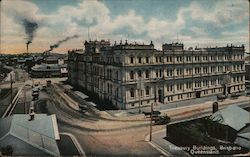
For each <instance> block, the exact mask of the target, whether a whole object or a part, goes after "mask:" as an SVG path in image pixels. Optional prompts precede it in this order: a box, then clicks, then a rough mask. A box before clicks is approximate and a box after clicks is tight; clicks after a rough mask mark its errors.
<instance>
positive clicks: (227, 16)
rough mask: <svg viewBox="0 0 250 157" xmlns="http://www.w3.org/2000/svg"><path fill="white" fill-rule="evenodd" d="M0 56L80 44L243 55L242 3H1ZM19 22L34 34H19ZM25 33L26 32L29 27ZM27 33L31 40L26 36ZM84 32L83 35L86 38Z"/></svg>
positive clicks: (245, 16)
mask: <svg viewBox="0 0 250 157" xmlns="http://www.w3.org/2000/svg"><path fill="white" fill-rule="evenodd" d="M0 4H1V8H0V13H1V19H0V20H1V21H0V22H1V27H0V33H1V34H0V38H1V49H0V53H24V52H26V43H27V41H28V40H30V39H31V40H32V41H31V42H32V43H31V44H29V51H30V52H44V51H46V50H48V49H50V45H53V44H55V43H58V41H60V40H63V39H66V38H67V37H72V36H74V35H77V36H79V37H78V38H73V39H71V40H68V41H67V42H64V43H62V44H61V45H60V46H59V47H55V48H54V50H53V51H54V52H60V53H67V51H68V50H72V49H82V48H83V44H84V41H85V40H88V39H91V40H96V39H97V40H101V39H105V40H110V41H111V43H114V41H118V42H120V40H122V41H123V42H124V41H125V40H128V42H131V43H134V42H135V41H136V42H137V43H145V44H149V43H150V41H151V40H152V41H153V43H154V45H155V47H156V48H157V49H159V50H161V46H162V44H163V43H172V42H177V41H178V42H182V43H184V47H185V48H188V47H191V46H192V47H195V46H198V47H214V46H226V45H227V44H228V45H231V44H233V45H237V46H241V45H242V44H244V45H245V47H246V51H248V52H249V2H248V0H2V1H1V3H0ZM24 21H28V22H30V23H31V24H33V26H36V27H33V28H34V29H32V30H31V29H28V30H27V28H26V29H25V26H24ZM29 28H30V27H29ZM27 31H32V32H33V33H32V35H30V34H27V33H26V32H27ZM88 32H89V33H88Z"/></svg>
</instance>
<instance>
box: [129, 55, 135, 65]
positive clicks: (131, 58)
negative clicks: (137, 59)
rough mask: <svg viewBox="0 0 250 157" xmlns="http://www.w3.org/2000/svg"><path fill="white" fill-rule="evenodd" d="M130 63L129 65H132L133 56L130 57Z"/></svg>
mask: <svg viewBox="0 0 250 157" xmlns="http://www.w3.org/2000/svg"><path fill="white" fill-rule="evenodd" d="M130 63H131V64H133V63H134V57H133V56H131V57H130Z"/></svg>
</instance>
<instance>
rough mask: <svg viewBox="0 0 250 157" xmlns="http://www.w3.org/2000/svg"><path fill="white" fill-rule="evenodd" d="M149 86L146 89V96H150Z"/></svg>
mask: <svg viewBox="0 0 250 157" xmlns="http://www.w3.org/2000/svg"><path fill="white" fill-rule="evenodd" d="M149 90H150V89H149V86H147V87H146V95H149Z"/></svg>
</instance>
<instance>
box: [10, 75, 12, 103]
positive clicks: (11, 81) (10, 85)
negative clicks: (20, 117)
mask: <svg viewBox="0 0 250 157" xmlns="http://www.w3.org/2000/svg"><path fill="white" fill-rule="evenodd" d="M12 84H13V82H12V74H11V73H10V96H11V99H10V101H11V102H10V103H11V105H12V99H13V90H12V89H13V88H12Z"/></svg>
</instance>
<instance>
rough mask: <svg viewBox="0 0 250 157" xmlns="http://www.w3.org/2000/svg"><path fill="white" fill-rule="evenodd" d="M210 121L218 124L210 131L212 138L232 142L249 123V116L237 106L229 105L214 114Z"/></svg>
mask: <svg viewBox="0 0 250 157" xmlns="http://www.w3.org/2000/svg"><path fill="white" fill-rule="evenodd" d="M210 119H211V120H213V121H214V122H217V124H218V125H216V124H214V125H213V126H212V130H210V131H213V132H214V136H218V137H217V138H220V139H224V140H227V141H231V142H234V141H235V139H236V137H237V136H238V134H239V132H240V130H241V129H242V128H244V127H246V126H247V125H248V124H249V123H250V114H249V112H248V111H246V110H244V109H242V108H240V107H238V106H235V105H231V106H228V107H226V108H224V109H222V110H219V111H217V112H215V113H214V114H213V115H212V116H211V117H210ZM219 134H220V135H219Z"/></svg>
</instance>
